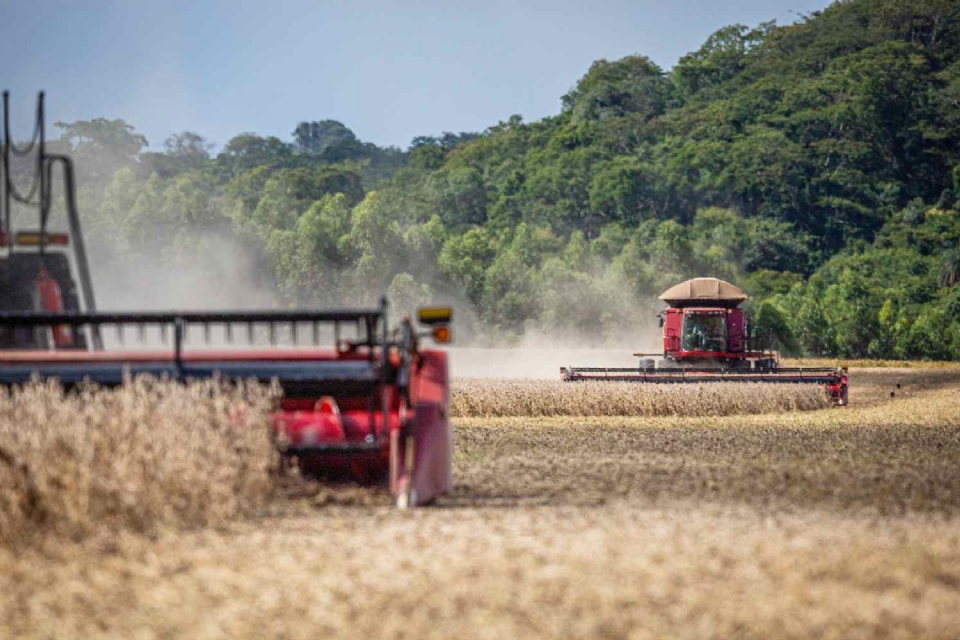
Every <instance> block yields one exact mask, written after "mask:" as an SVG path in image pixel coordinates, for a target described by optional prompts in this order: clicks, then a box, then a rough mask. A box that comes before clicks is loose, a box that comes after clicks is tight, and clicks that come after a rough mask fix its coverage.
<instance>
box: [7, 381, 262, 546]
mask: <svg viewBox="0 0 960 640" xmlns="http://www.w3.org/2000/svg"><path fill="white" fill-rule="evenodd" d="M274 398H275V392H273V391H271V390H270V389H268V388H265V387H262V386H259V385H256V384H254V383H249V384H240V385H235V386H228V385H226V384H224V383H221V382H218V381H214V380H210V381H204V382H194V383H191V384H187V385H179V384H175V383H172V382H164V381H157V380H150V379H146V378H139V379H136V380H130V381H128V383H127V384H126V385H124V386H123V387H121V388H118V389H116V390H106V389H98V388H96V387H93V386H90V387H88V388H86V389H83V390H81V391H79V392H75V393H64V391H63V390H62V389H61V388H60V387H59V385H57V384H55V383H46V384H44V383H39V382H38V383H33V384H29V385H26V386H24V387H22V388H15V389H12V390H9V391H5V392H0V483H2V487H3V491H2V493H0V544H4V545H18V544H22V543H29V542H35V541H36V539H37V538H38V537H40V536H47V535H55V536H58V537H62V538H67V539H79V538H82V537H85V536H88V535H90V534H91V533H95V532H98V531H99V532H103V531H106V532H110V531H115V530H118V529H127V530H132V531H135V532H151V531H154V530H157V529H160V528H170V527H173V528H185V527H186V528H189V527H197V526H204V525H212V524H219V523H222V522H225V521H227V520H229V519H232V518H235V517H237V516H240V515H249V514H251V513H254V512H255V511H256V510H257V508H259V507H260V506H261V505H263V503H264V502H265V500H266V499H267V497H268V496H269V494H270V492H271V488H272V484H273V480H272V479H271V474H270V469H271V467H273V466H275V462H276V452H275V449H274V448H273V445H272V443H271V439H270V430H269V424H270V422H269V413H270V409H271V407H272V406H273V403H274Z"/></svg>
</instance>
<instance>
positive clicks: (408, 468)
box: [0, 93, 453, 507]
mask: <svg viewBox="0 0 960 640" xmlns="http://www.w3.org/2000/svg"><path fill="white" fill-rule="evenodd" d="M37 111H38V113H37V118H38V119H37V128H36V131H35V135H34V141H33V142H32V143H31V144H30V145H29V147H28V148H25V149H20V148H18V147H16V146H15V145H14V144H13V142H12V140H11V138H10V134H9V122H8V114H7V94H6V93H4V139H3V181H2V186H3V189H4V194H3V198H2V199H0V203H2V204H3V210H2V212H0V285H2V289H0V386H12V385H21V384H24V383H27V382H29V381H30V380H32V379H41V380H46V379H52V380H58V381H59V382H60V383H61V384H62V385H63V386H64V387H65V388H67V389H70V388H73V387H76V386H78V385H81V384H84V383H86V382H92V383H96V384H98V385H100V386H104V387H115V386H119V385H121V384H123V383H124V381H125V380H126V379H127V378H128V377H129V376H138V375H141V374H146V375H151V376H157V377H166V378H169V379H171V380H177V381H188V380H191V379H203V378H211V377H218V378H220V379H223V380H226V381H231V380H250V379H256V380H259V381H262V382H264V383H272V382H277V383H279V386H280V388H281V390H282V399H281V400H280V403H279V406H278V407H277V410H276V412H275V413H274V415H273V431H274V435H275V438H276V442H277V446H278V448H279V450H280V453H281V454H282V457H283V458H284V460H285V461H291V460H294V459H295V460H296V461H297V463H298V465H299V468H300V470H301V471H302V472H303V473H305V474H308V475H317V476H320V477H325V478H345V479H349V480H353V481H356V482H360V483H365V484H379V483H383V484H386V485H388V486H389V488H390V491H391V494H392V495H393V496H394V498H395V500H396V502H397V504H398V506H401V507H408V506H415V505H420V504H426V503H429V502H431V501H433V500H434V499H435V498H436V497H438V496H439V495H441V494H443V493H445V492H447V491H449V490H450V488H451V486H452V464H453V435H452V430H451V426H450V421H449V417H448V416H449V411H448V407H449V382H448V374H447V357H446V354H445V353H443V352H442V351H438V350H433V349H424V348H422V347H421V345H420V341H421V338H423V337H427V336H430V337H432V338H433V339H434V340H435V341H436V342H438V343H446V342H449V340H450V335H451V334H450V328H449V323H450V321H451V319H452V317H451V316H452V313H451V310H450V309H449V308H445V307H435V308H428V309H421V310H420V312H419V314H418V318H419V321H420V323H421V324H422V325H425V327H426V329H427V330H425V331H419V332H418V331H417V330H416V329H415V328H414V326H413V323H412V322H411V321H410V320H409V319H404V320H402V321H401V322H400V323H399V326H398V327H396V328H394V329H391V326H390V324H389V323H388V318H387V302H386V300H385V299H382V300H381V302H380V305H379V306H378V307H376V308H370V309H350V310H336V311H253V312H250V311H237V312H222V311H214V312H176V311H174V312H157V313H155V312H134V313H114V312H108V313H104V312H98V311H97V310H96V306H95V302H94V298H93V287H92V284H91V279H90V274H89V268H88V267H87V259H86V253H85V251H84V246H83V238H82V235H81V233H80V225H79V217H78V215H77V211H76V206H75V198H74V195H75V194H74V183H73V165H72V162H71V160H70V158H68V157H66V156H54V155H52V154H47V153H46V149H45V144H44V142H45V141H44V132H43V94H41V95H40V100H39V102H38V110H37ZM33 147H35V150H33V149H31V148H33ZM31 151H33V152H35V153H37V154H38V155H37V162H36V171H37V173H36V176H35V186H34V187H32V188H31V189H29V191H28V192H27V193H26V194H23V193H21V192H19V191H18V190H17V189H16V187H15V185H14V184H13V180H12V179H11V169H10V167H11V165H10V155H11V153H18V154H21V155H25V154H27V153H30V152H31ZM56 164H60V165H62V167H63V169H64V180H63V186H64V189H65V191H66V193H65V202H66V205H67V215H68V220H69V225H70V233H69V234H63V233H50V232H48V230H47V219H48V216H49V213H50V209H51V204H52V197H51V191H52V190H51V186H50V185H51V183H52V180H51V173H52V167H53V166H54V165H56ZM11 200H17V201H19V202H21V203H22V204H24V205H29V206H36V207H37V208H38V210H39V213H40V216H39V218H40V220H39V226H38V228H37V229H31V230H28V231H19V232H16V231H14V230H13V228H12V216H11V208H10V204H11ZM71 266H72V267H73V268H75V269H76V270H77V271H78V273H79V275H80V281H81V292H82V294H83V296H82V303H83V304H82V306H81V296H79V295H78V294H77V292H76V289H77V287H76V285H75V282H74V279H73V275H72V269H71ZM105 326H110V327H112V328H114V329H115V331H116V333H117V336H118V338H122V336H123V332H124V327H134V328H135V329H136V331H137V333H138V334H139V335H140V336H141V338H143V337H144V336H146V334H147V331H148V329H149V330H150V331H151V332H156V331H157V328H159V334H160V337H161V338H169V340H168V341H167V342H168V343H172V345H171V347H169V348H166V349H161V350H139V351H131V350H125V349H114V350H104V346H103V340H102V337H101V332H102V331H101V330H102V328H103V327H105ZM238 326H239V327H240V328H241V331H239V333H241V334H245V336H246V338H247V346H245V347H243V348H220V349H212V348H210V347H209V343H210V337H211V333H212V331H214V330H215V331H216V332H217V335H219V336H221V337H222V338H223V340H224V341H225V342H232V341H233V338H234V336H235V333H237V332H236V331H235V329H236V328H237V327H238ZM191 328H194V331H193V335H194V336H195V335H196V334H197V333H198V331H197V329H200V330H201V331H200V332H201V333H202V334H203V337H204V344H205V345H206V346H203V347H200V348H192V347H191V348H187V346H186V343H187V340H188V337H189V336H190V334H191V331H190V329H191ZM243 328H245V329H246V331H243V330H242V329H243ZM278 329H279V330H281V331H283V332H285V334H286V336H287V337H288V338H289V339H290V341H291V342H292V345H293V346H292V347H282V348H281V347H277V346H276V337H277V332H278ZM260 333H267V334H268V335H269V338H270V344H271V347H270V348H257V347H254V346H253V345H254V338H255V336H256V335H257V334H260ZM304 334H307V335H309V336H310V337H311V338H312V339H311V346H308V347H304V346H299V339H298V338H299V336H302V335H304ZM321 337H325V338H329V339H332V342H333V346H332V347H328V348H321V347H320V346H319V344H320V342H321Z"/></svg>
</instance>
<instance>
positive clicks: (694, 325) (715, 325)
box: [682, 315, 727, 351]
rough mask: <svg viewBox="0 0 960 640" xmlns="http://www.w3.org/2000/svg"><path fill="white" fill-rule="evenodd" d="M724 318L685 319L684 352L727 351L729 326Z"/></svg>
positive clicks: (699, 316) (700, 316) (687, 317)
mask: <svg viewBox="0 0 960 640" xmlns="http://www.w3.org/2000/svg"><path fill="white" fill-rule="evenodd" d="M724 320H725V318H724V317H723V316H707V315H689V316H684V317H683V338H682V349H683V350H684V351H726V350H727V325H726V322H724Z"/></svg>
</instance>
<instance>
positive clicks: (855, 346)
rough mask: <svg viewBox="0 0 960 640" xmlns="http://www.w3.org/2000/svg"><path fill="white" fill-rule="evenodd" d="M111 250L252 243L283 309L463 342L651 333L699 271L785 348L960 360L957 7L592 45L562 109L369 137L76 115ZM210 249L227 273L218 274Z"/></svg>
mask: <svg viewBox="0 0 960 640" xmlns="http://www.w3.org/2000/svg"><path fill="white" fill-rule="evenodd" d="M61 126H62V127H63V132H64V135H63V138H62V142H61V143H62V144H63V145H64V146H68V147H69V149H70V150H71V152H72V153H73V155H74V156H75V157H76V158H77V162H78V167H79V169H80V172H81V184H82V185H83V193H82V201H81V205H82V211H83V213H84V215H85V219H86V220H87V222H86V226H87V235H88V236H89V242H90V244H92V245H95V246H96V250H97V251H98V264H99V265H100V266H99V268H102V269H124V268H125V265H129V264H131V263H132V261H142V260H143V259H144V257H145V256H149V257H150V259H151V260H152V261H153V263H154V264H156V265H157V266H158V268H163V267H164V265H175V264H176V263H177V262H178V261H183V260H189V259H196V258H197V256H210V260H213V261H215V259H216V256H215V252H214V251H213V250H212V249H210V247H212V246H214V245H213V244H211V243H222V242H223V241H224V239H225V238H228V239H230V241H231V242H235V243H236V244H237V245H238V246H242V247H243V248H244V250H245V251H248V252H250V254H251V255H254V256H255V263H256V264H257V265H258V270H259V271H258V273H259V275H258V278H259V280H260V283H261V284H264V283H266V284H268V286H269V287H270V290H271V291H273V292H274V296H275V298H274V303H275V304H277V305H281V306H287V305H293V304H296V305H304V306H306V305H311V306H313V305H318V306H328V305H344V304H359V303H365V302H369V301H370V299H371V298H373V297H374V296H375V295H377V294H378V292H388V293H389V295H390V297H391V298H392V299H393V301H394V302H395V303H396V304H397V305H399V306H400V307H401V308H404V309H406V308H410V307H412V306H415V305H417V304H420V303H425V302H428V301H431V300H436V301H441V300H442V301H452V302H454V303H455V304H457V305H458V307H460V308H461V309H462V310H463V311H464V312H468V313H465V314H464V315H462V316H461V317H462V318H464V320H463V323H464V326H465V328H466V329H467V332H466V333H463V332H461V334H460V335H461V336H465V335H472V336H474V337H480V336H485V337H491V338H505V337H511V336H520V335H523V334H524V333H525V332H530V331H533V330H536V331H543V332H547V333H551V334H554V335H577V336H592V337H593V338H594V339H595V340H596V341H601V340H603V339H604V338H605V337H608V336H613V335H619V336H622V335H624V334H623V329H624V327H633V328H635V330H636V333H637V335H639V334H640V333H647V334H649V330H650V327H651V326H653V325H654V323H655V320H654V319H653V317H652V315H651V312H650V310H651V309H653V308H654V307H655V302H654V301H655V297H656V295H658V294H659V293H660V292H662V291H663V290H664V289H666V288H667V287H669V286H670V285H673V284H675V283H676V282H678V281H680V280H683V279H685V278H688V277H693V276H716V277H720V278H724V279H727V280H730V281H732V282H735V283H737V284H739V285H740V286H741V287H742V288H743V289H745V290H746V291H747V292H748V294H750V295H751V301H750V305H751V306H752V311H753V313H754V316H755V318H756V319H757V321H758V322H759V323H760V324H761V325H763V326H765V327H767V328H770V329H772V330H774V331H775V332H776V333H777V335H778V336H779V339H780V342H781V344H782V346H783V348H784V349H785V350H787V351H791V352H796V353H804V354H808V355H820V354H822V355H830V356H843V357H864V356H865V357H877V358H937V359H950V358H953V359H956V358H960V320H958V317H960V316H958V312H960V287H958V286H956V285H957V283H958V282H960V3H958V2H956V0H846V1H841V2H837V3H836V4H834V5H833V6H831V7H829V8H828V9H826V10H824V11H823V12H818V13H814V14H811V15H809V16H806V17H805V18H804V19H802V20H801V21H800V22H799V23H798V24H794V25H790V26H785V27H778V26H775V25H774V24H772V23H767V24H761V25H760V26H759V27H757V28H748V27H744V26H741V25H734V26H730V27H726V28H724V29H721V30H720V31H718V32H716V33H715V34H713V35H712V36H711V37H710V38H709V39H708V40H707V41H706V42H705V43H704V44H703V46H702V47H701V48H700V49H698V50H697V51H695V52H693V53H690V54H688V55H686V56H684V57H683V58H682V59H681V60H680V62H679V63H678V64H677V65H676V66H675V67H674V68H673V69H672V70H670V71H669V72H665V71H664V70H663V69H661V68H659V67H658V66H657V65H655V64H654V63H653V62H651V61H650V60H649V59H648V58H646V57H643V56H629V57H626V58H623V59H621V60H616V61H612V62H608V61H606V60H600V61H597V62H595V63H594V64H593V65H592V66H591V67H590V69H589V70H588V71H587V72H586V74H585V75H584V76H583V77H582V78H580V80H579V81H577V82H576V85H575V86H574V87H573V88H572V89H571V90H570V92H569V93H567V94H566V95H565V96H563V97H562V110H561V112H560V113H559V115H556V116H554V117H549V118H545V119H543V120H540V121H538V122H531V123H525V122H523V120H522V118H521V117H520V116H513V117H510V118H509V119H508V120H506V121H504V122H500V123H498V124H496V125H494V126H491V127H490V128H489V129H487V130H486V131H484V132H482V133H476V134H470V133H464V134H450V133H446V134H443V135H442V136H439V137H430V136H425V137H418V138H416V139H414V141H413V143H412V144H411V146H410V148H409V149H408V150H406V151H402V150H399V149H396V148H386V149H384V148H380V147H377V146H375V145H373V144H370V143H365V142H361V141H360V140H358V139H357V138H356V136H355V135H354V133H353V132H352V131H351V130H350V129H349V128H347V127H346V126H344V125H343V124H341V123H339V122H335V121H331V120H323V121H316V122H303V123H301V124H300V125H299V126H297V128H296V130H295V131H294V132H293V136H292V140H291V141H289V142H287V141H283V140H279V139H277V138H272V137H270V138H264V137H261V136H257V135H254V134H242V135H238V136H236V137H235V138H233V139H232V140H230V142H229V143H227V144H226V145H225V146H224V147H223V149H222V150H221V151H220V152H219V153H218V154H216V155H215V156H211V154H210V150H209V147H208V145H207V144H206V142H205V140H204V139H203V138H202V137H200V136H199V135H196V134H192V133H184V134H181V135H179V136H174V137H173V138H171V139H170V140H168V142H167V146H166V149H165V151H164V152H162V153H156V152H146V151H145V150H144V149H145V141H144V140H143V138H142V137H140V136H138V135H137V134H136V133H135V131H134V129H133V128H132V127H130V126H129V125H127V124H126V123H124V122H123V121H106V120H95V121H87V122H76V123H69V124H61ZM214 267H215V265H214V266H211V268H214Z"/></svg>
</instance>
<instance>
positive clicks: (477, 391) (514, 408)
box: [450, 378, 830, 418]
mask: <svg viewBox="0 0 960 640" xmlns="http://www.w3.org/2000/svg"><path fill="white" fill-rule="evenodd" d="M829 406H830V399H829V397H828V395H827V393H826V391H825V390H824V389H823V388H822V387H820V386H819V385H816V384H809V385H806V384H763V383H757V382H752V383H742V382H740V383H737V382H715V383H707V384H637V383H630V382H577V383H569V382H562V381H559V380H507V379H480V378H460V379H457V380H456V381H455V382H454V384H453V389H452V391H451V409H450V410H451V415H452V416H454V417H457V418H469V417H476V418H499V417H548V416H650V417H653V416H690V417H702V416H729V415H740V414H764V413H779V412H787V411H814V410H817V409H825V408H827V407H829Z"/></svg>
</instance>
